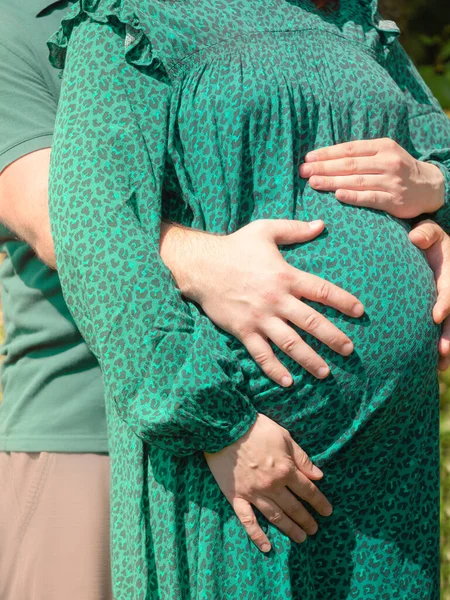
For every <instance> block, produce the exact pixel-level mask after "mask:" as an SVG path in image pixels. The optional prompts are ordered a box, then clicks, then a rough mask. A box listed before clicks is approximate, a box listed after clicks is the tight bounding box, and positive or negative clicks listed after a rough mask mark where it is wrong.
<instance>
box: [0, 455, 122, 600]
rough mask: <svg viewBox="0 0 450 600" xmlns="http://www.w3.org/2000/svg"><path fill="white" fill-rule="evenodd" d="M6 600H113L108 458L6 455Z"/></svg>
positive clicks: (2, 586)
mask: <svg viewBox="0 0 450 600" xmlns="http://www.w3.org/2000/svg"><path fill="white" fill-rule="evenodd" d="M0 599H1V600H111V599H112V593H111V582H110V565H109V458H108V457H107V456H105V455H101V454H63V453H53V452H52V453H48V452H38V453H26V452H0Z"/></svg>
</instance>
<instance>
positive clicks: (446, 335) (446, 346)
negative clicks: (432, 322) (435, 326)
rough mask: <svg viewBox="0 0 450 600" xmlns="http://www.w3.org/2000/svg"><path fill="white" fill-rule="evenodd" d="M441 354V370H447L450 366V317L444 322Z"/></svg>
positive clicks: (440, 344)
mask: <svg viewBox="0 0 450 600" xmlns="http://www.w3.org/2000/svg"><path fill="white" fill-rule="evenodd" d="M439 355H440V358H439V370H440V371H446V370H447V369H448V368H449V366H450V317H447V318H446V319H445V321H444V323H443V324H442V334H441V339H440V341H439Z"/></svg>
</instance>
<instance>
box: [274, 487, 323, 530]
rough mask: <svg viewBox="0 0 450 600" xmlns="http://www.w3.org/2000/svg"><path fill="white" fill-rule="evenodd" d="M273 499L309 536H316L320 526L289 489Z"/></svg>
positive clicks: (283, 489)
mask: <svg viewBox="0 0 450 600" xmlns="http://www.w3.org/2000/svg"><path fill="white" fill-rule="evenodd" d="M272 499H273V500H274V501H275V503H276V505H277V506H279V507H280V508H281V509H282V511H283V512H284V514H285V515H287V516H288V517H289V518H290V519H291V520H292V521H294V522H295V523H297V525H299V526H300V527H301V529H302V530H303V531H304V532H305V533H306V534H307V535H314V534H315V533H316V532H317V530H318V528H319V526H318V524H317V522H316V521H315V519H313V517H312V516H311V515H310V513H309V512H308V511H307V510H306V508H305V507H304V506H303V504H302V503H301V502H299V501H298V500H297V498H296V497H295V496H294V494H292V493H291V492H290V491H289V490H288V489H287V488H282V489H281V490H280V491H279V492H277V493H276V494H275V495H273V496H272Z"/></svg>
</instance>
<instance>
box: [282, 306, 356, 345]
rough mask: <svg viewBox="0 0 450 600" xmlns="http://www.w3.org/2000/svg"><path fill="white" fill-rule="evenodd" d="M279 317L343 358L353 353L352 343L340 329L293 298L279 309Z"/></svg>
mask: <svg viewBox="0 0 450 600" xmlns="http://www.w3.org/2000/svg"><path fill="white" fill-rule="evenodd" d="M280 316H281V317H283V318H284V319H287V320H288V321H290V322H291V323H294V324H295V325H297V326H298V327H299V328H300V329H302V330H303V331H306V332H308V333H310V334H311V335H313V336H314V337H315V338H317V339H318V340H320V341H321V342H323V343H324V344H326V345H327V346H328V347H329V348H331V349H332V350H334V351H335V352H338V353H339V354H342V355H343V356H348V355H349V354H351V353H352V352H353V343H352V342H351V340H350V339H349V338H348V337H347V336H346V335H345V334H344V333H342V331H341V330H340V329H338V328H337V327H336V326H335V325H333V323H331V322H330V321H329V320H328V319H327V318H326V317H324V316H323V315H321V314H320V313H319V312H317V311H316V310H314V309H313V308H311V307H310V306H308V305H307V304H305V303H304V302H300V301H299V300H297V299H296V298H294V297H293V296H290V297H289V298H288V299H287V300H286V302H285V303H284V304H283V306H282V307H281V310H280Z"/></svg>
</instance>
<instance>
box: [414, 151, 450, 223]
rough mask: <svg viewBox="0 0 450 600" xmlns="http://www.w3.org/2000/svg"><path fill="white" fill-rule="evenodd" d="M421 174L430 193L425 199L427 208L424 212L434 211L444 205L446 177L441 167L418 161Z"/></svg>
mask: <svg viewBox="0 0 450 600" xmlns="http://www.w3.org/2000/svg"><path fill="white" fill-rule="evenodd" d="M417 164H418V168H419V172H420V176H421V177H422V178H423V180H424V181H425V182H426V184H427V187H428V188H429V190H430V193H429V194H427V195H426V197H425V198H424V199H423V201H424V203H425V208H424V210H422V211H421V212H422V213H434V212H436V211H438V210H439V209H440V208H442V206H443V205H444V201H445V177H444V174H443V173H442V171H441V169H440V168H439V167H438V166H437V165H435V164H433V163H430V162H424V161H417Z"/></svg>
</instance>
